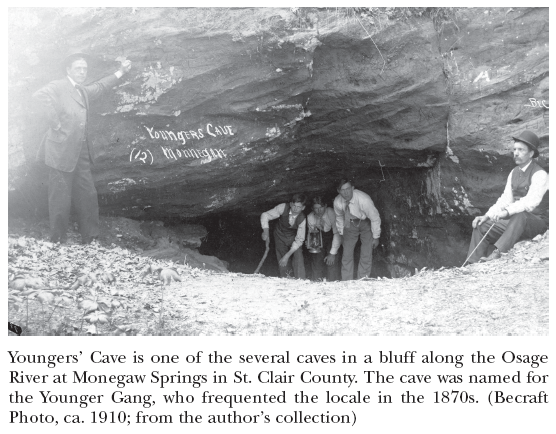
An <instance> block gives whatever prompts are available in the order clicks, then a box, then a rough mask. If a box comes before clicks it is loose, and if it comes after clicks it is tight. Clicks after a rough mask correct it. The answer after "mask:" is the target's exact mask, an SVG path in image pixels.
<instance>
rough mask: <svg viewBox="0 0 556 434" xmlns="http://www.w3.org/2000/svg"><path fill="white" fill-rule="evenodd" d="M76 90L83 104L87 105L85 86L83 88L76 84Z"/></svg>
mask: <svg viewBox="0 0 556 434" xmlns="http://www.w3.org/2000/svg"><path fill="white" fill-rule="evenodd" d="M75 88H76V89H77V92H78V93H79V96H80V97H81V100H82V101H83V104H84V105H87V100H86V99H85V89H83V86H81V85H80V84H76V85H75Z"/></svg>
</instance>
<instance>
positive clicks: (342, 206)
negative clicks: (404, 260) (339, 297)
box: [334, 179, 380, 280]
mask: <svg viewBox="0 0 556 434" xmlns="http://www.w3.org/2000/svg"><path fill="white" fill-rule="evenodd" d="M337 190H338V193H340V194H339V195H338V196H336V199H334V212H335V213H336V226H337V227H338V233H339V234H340V235H343V243H342V245H343V248H344V251H343V257H342V280H352V279H353V252H354V250H355V244H356V243H357V240H358V239H359V238H361V255H360V258H359V266H358V268H357V278H358V279H361V278H363V277H369V276H370V275H371V266H372V262H373V249H374V248H376V247H377V246H378V243H379V242H378V239H379V238H380V215H379V213H378V211H377V209H376V208H375V204H374V203H373V200H372V199H371V197H370V196H369V195H368V194H367V193H363V192H362V191H360V190H356V189H355V188H354V184H353V181H351V180H349V179H342V180H340V182H339V183H338V184H337Z"/></svg>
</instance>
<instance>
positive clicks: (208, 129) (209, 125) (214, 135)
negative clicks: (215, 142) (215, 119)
mask: <svg viewBox="0 0 556 434" xmlns="http://www.w3.org/2000/svg"><path fill="white" fill-rule="evenodd" d="M209 127H212V124H207V133H208V134H209V135H210V136H212V137H216V134H213V133H211V132H210V128H209Z"/></svg>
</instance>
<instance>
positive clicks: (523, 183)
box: [467, 130, 548, 263]
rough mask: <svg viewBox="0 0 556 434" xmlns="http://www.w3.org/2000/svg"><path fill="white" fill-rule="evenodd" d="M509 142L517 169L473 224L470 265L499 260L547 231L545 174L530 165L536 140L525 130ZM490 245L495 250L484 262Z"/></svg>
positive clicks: (538, 142) (533, 164) (546, 186)
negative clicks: (502, 255)
mask: <svg viewBox="0 0 556 434" xmlns="http://www.w3.org/2000/svg"><path fill="white" fill-rule="evenodd" d="M512 138H513V139H514V151H513V153H514V161H515V163H516V164H517V167H516V168H514V169H513V170H512V171H511V172H510V175H509V176H508V181H507V182H506V187H505V189H504V193H503V194H502V196H500V198H499V199H498V200H497V201H496V203H495V204H494V205H493V206H492V207H490V209H489V210H488V212H487V213H486V214H485V215H483V216H480V217H475V219H474V220H473V223H472V226H473V235H472V236H471V243H470V244H469V251H468V253H467V255H468V262H469V263H473V262H477V261H479V260H481V261H492V260H494V259H498V258H500V254H501V253H506V252H507V251H508V250H510V249H511V248H512V247H513V246H514V244H515V243H516V242H518V241H519V240H521V239H531V238H534V237H535V236H537V235H538V234H541V233H543V232H544V231H546V229H547V227H548V226H547V225H548V194H547V192H548V174H547V173H546V172H545V171H544V170H543V169H542V167H540V166H539V165H538V164H537V163H536V162H535V161H533V158H536V157H538V156H539V151H538V147H539V145H540V141H539V138H538V137H537V135H536V134H535V133H533V132H531V131H527V130H526V131H523V132H522V133H521V134H520V135H519V136H518V137H512ZM491 226H494V227H493V228H492V230H490V232H489V233H488V235H487V236H486V238H485V240H484V241H482V242H481V239H482V238H483V236H484V235H485V234H486V233H487V231H488V230H489V228H490V227H491ZM479 243H480V244H479ZM490 244H494V247H495V248H494V250H493V252H492V253H491V254H490V255H489V256H488V257H486V258H485V257H484V255H485V254H486V252H487V249H488V246H489V245H490ZM475 248H476V250H475ZM474 250H475V252H474V253H473V251H474ZM471 253H473V254H472V255H471ZM469 255H471V256H469Z"/></svg>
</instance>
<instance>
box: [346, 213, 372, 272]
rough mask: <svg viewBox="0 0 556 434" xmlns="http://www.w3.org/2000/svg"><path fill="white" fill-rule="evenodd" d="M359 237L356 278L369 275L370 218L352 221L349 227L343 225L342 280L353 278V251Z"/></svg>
mask: <svg viewBox="0 0 556 434" xmlns="http://www.w3.org/2000/svg"><path fill="white" fill-rule="evenodd" d="M359 238H361V255H360V257H359V266H358V268H357V278H358V279H361V278H363V277H369V276H370V275H371V266H372V263H373V231H372V230H371V220H370V219H365V220H360V221H359V222H358V223H357V222H352V223H351V224H350V226H349V228H346V227H345V226H344V239H343V243H342V246H343V248H344V252H343V256H342V280H353V253H354V250H355V244H357V240H358V239H359Z"/></svg>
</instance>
